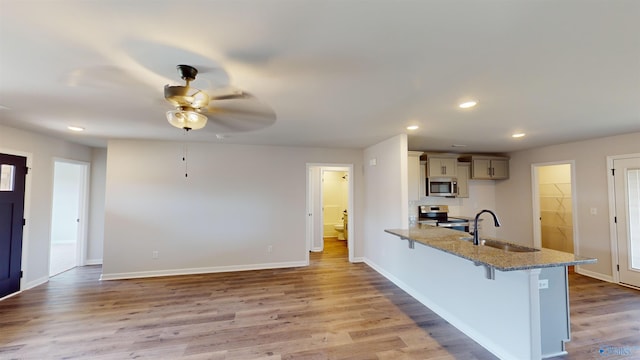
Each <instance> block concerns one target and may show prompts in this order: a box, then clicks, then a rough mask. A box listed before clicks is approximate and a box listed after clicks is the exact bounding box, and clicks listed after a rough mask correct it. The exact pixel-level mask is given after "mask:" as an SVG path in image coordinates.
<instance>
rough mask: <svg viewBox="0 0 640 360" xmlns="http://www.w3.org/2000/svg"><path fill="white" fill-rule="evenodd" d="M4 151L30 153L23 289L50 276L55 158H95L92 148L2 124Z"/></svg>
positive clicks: (0, 149) (0, 135)
mask: <svg viewBox="0 0 640 360" xmlns="http://www.w3.org/2000/svg"><path fill="white" fill-rule="evenodd" d="M0 152H3V153H9V154H16V155H22V156H27V157H28V159H29V160H28V161H30V166H31V170H30V171H29V175H27V190H26V191H27V198H26V200H25V217H26V219H27V225H26V226H25V231H24V236H23V246H22V253H23V255H22V269H23V271H24V278H23V279H22V289H25V288H29V287H32V286H35V285H38V284H40V283H43V282H46V281H47V280H48V279H49V242H50V234H51V209H52V202H53V164H54V158H57V159H69V160H77V161H86V162H89V161H91V148H90V147H87V146H83V145H78V144H73V143H70V142H67V141H64V140H59V139H55V138H52V137H48V136H43V135H40V134H37V133H33V132H28V131H23V130H18V129H14V128H10V127H6V126H1V125H0Z"/></svg>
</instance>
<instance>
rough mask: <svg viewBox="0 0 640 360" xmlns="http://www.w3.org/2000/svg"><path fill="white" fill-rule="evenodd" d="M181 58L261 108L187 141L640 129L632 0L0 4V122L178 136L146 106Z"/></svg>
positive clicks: (474, 138)
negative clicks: (265, 115)
mask: <svg viewBox="0 0 640 360" xmlns="http://www.w3.org/2000/svg"><path fill="white" fill-rule="evenodd" d="M181 63H185V64H190V65H194V66H196V67H199V68H200V69H201V70H202V69H205V70H208V72H207V73H201V74H199V75H198V78H197V80H196V82H198V83H196V82H194V83H193V85H198V86H200V87H202V88H206V89H211V88H213V87H215V88H220V87H224V86H226V85H232V86H235V87H237V88H240V89H243V90H246V91H249V92H250V93H252V94H254V95H255V96H256V97H257V98H258V99H259V100H260V101H262V102H263V103H264V104H268V106H270V107H271V108H272V109H273V111H275V113H276V114H277V121H276V122H275V123H274V124H273V125H271V126H268V127H266V128H262V129H259V130H255V131H249V132H241V133H227V134H226V135H227V137H226V138H225V139H223V140H220V139H218V137H217V136H216V134H220V133H222V132H223V131H222V130H220V128H219V127H216V125H215V123H211V122H210V125H207V127H205V129H203V130H198V131H192V132H190V133H189V134H188V139H189V140H194V141H214V142H221V141H222V142H226V143H242V144H269V145H287V146H317V147H350V148H362V147H366V146H369V145H371V144H374V143H376V142H379V141H381V140H383V139H386V138H389V137H391V136H393V135H396V134H399V133H402V132H406V130H405V127H406V126H407V125H410V124H413V123H416V124H418V125H420V129H419V130H417V131H415V132H412V133H410V135H409V148H410V149H413V150H440V151H455V152H508V151H514V150H519V149H526V148H531V147H536V146H542V145H548V144H555V143H562V142H567V141H573V140H579V139H587V138H594V137H600V136H606V135H614V134H621V133H626V132H636V131H640V1H637V0H628V1H623V0H608V1H605V0H599V1H592V0H575V1H574V0H570V1H565V0H554V1H551V0H548V1H545V0H531V1H529V0H500V1H494V0H485V1H477V0H468V1H457V0H439V1H429V0H420V1H418V0H416V1H408V0H407V1H392V0H385V1H383V0H358V1H355V0H354V1H347V0H342V1H338V0H322V1H321V0H231V1H212V0H209V1H205V0H202V1H177V0H173V1H170V0H153V1H132V0H111V1H99V0H86V1H81V0H75V1H72V0H56V1H53V0H42V1H31V0H0V105H1V106H2V110H0V124H3V125H7V126H12V127H18V128H24V129H29V130H33V131H38V132H44V133H48V134H52V135H54V136H57V137H62V138H66V139H70V140H72V141H76V142H80V143H83V144H88V145H93V146H105V145H106V139H110V138H128V139H168V140H184V139H185V135H184V134H183V133H182V131H181V130H179V129H176V128H173V127H171V126H170V125H169V124H168V123H167V121H166V119H165V115H164V113H165V111H166V110H168V109H170V106H169V105H168V104H167V103H166V102H165V101H164V99H163V86H164V85H165V84H172V85H178V84H181V80H180V79H179V76H178V73H177V72H176V69H175V66H176V65H177V64H181ZM467 98H474V99H477V100H478V101H479V105H478V106H477V107H476V108H474V109H471V110H466V111H463V110H460V109H458V108H457V103H458V102H459V101H461V100H464V99H467ZM67 125H79V126H82V127H85V128H86V131H85V132H84V133H82V134H75V133H73V134H72V133H70V132H69V131H68V130H66V127H67ZM517 131H522V132H525V133H527V136H526V137H524V138H522V139H518V140H516V139H512V138H511V137H510V135H511V134H512V133H513V132H517ZM452 144H464V145H467V147H466V148H452V146H451V145H452Z"/></svg>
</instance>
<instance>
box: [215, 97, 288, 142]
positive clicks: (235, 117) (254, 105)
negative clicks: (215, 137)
mask: <svg viewBox="0 0 640 360" xmlns="http://www.w3.org/2000/svg"><path fill="white" fill-rule="evenodd" d="M205 115H207V117H208V118H209V122H208V123H207V127H205V129H207V130H209V131H214V132H216V133H230V132H245V131H255V130H260V129H264V128H266V127H269V126H271V125H273V124H274V123H275V122H276V113H275V112H274V111H273V109H271V107H269V106H268V105H266V104H264V103H262V102H260V101H258V100H256V99H255V98H251V99H232V100H221V101H215V102H212V103H211V104H210V105H209V108H208V109H207V111H206V112H205Z"/></svg>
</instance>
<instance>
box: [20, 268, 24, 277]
mask: <svg viewBox="0 0 640 360" xmlns="http://www.w3.org/2000/svg"><path fill="white" fill-rule="evenodd" d="M23 276H24V272H23V271H22V270H20V279H22V277H23Z"/></svg>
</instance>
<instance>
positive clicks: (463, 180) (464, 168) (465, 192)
mask: <svg viewBox="0 0 640 360" xmlns="http://www.w3.org/2000/svg"><path fill="white" fill-rule="evenodd" d="M470 176H471V164H469V163H463V162H460V163H458V195H457V196H456V197H459V198H468V197H469V177H470Z"/></svg>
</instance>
